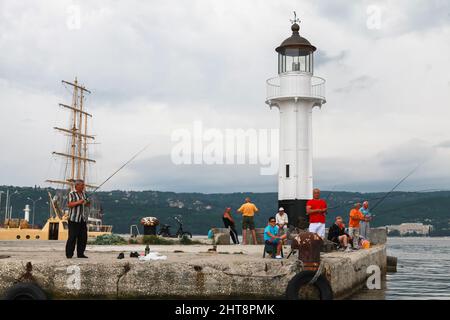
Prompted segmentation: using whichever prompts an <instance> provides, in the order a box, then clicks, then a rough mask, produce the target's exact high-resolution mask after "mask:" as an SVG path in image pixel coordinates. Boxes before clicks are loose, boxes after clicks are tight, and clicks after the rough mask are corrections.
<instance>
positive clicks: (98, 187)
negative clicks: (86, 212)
mask: <svg viewBox="0 0 450 320" xmlns="http://www.w3.org/2000/svg"><path fill="white" fill-rule="evenodd" d="M149 145H150V143H149V144H147V145H146V146H145V147H144V148H142V149H141V150H139V151H138V152H137V153H136V154H134V155H133V156H132V157H131V158H130V159H129V160H128V161H127V162H125V163H124V164H123V165H121V166H120V167H119V169H117V170H116V171H114V172H113V173H112V174H111V175H110V176H109V177H108V178H107V179H106V180H105V181H103V182H102V183H101V184H100V185H98V186H97V187H96V188H95V189H94V190H93V191H92V192H91V193H90V194H91V195H92V194H94V193H95V192H97V190H98V189H100V187H101V186H103V185H104V184H105V183H106V182H108V181H109V179H111V178H112V177H114V176H115V175H116V174H117V173H118V172H119V171H120V170H122V169H123V168H125V167H126V166H127V165H128V164H129V163H130V162H132V161H133V160H134V159H136V157H137V156H138V155H140V154H141V153H142V152H144V150H145V149H147V148H148V146H149Z"/></svg>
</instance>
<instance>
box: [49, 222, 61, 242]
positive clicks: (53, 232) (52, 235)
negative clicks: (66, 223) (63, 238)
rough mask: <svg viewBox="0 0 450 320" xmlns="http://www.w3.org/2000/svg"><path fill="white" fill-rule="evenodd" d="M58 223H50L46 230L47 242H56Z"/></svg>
mask: <svg viewBox="0 0 450 320" xmlns="http://www.w3.org/2000/svg"><path fill="white" fill-rule="evenodd" d="M58 234H59V223H54V222H50V225H49V228H48V240H58Z"/></svg>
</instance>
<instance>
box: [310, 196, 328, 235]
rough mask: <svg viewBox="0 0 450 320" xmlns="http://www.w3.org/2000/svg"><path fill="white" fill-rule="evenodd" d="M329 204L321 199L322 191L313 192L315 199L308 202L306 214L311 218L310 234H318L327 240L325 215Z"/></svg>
mask: <svg viewBox="0 0 450 320" xmlns="http://www.w3.org/2000/svg"><path fill="white" fill-rule="evenodd" d="M326 213H327V202H326V201H325V200H323V199H320V190H319V189H317V188H316V189H314V190H313V199H312V200H308V202H306V214H307V215H308V216H309V232H314V233H317V234H318V235H319V236H320V237H321V238H322V239H323V238H325V215H326Z"/></svg>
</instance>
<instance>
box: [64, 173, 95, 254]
mask: <svg viewBox="0 0 450 320" xmlns="http://www.w3.org/2000/svg"><path fill="white" fill-rule="evenodd" d="M67 206H68V207H69V218H68V223H69V237H68V238H67V243H66V257H67V258H68V259H71V258H72V257H73V252H74V251H75V245H76V246H77V257H78V258H87V257H86V256H85V255H84V250H86V244H87V238H88V235H87V225H86V220H87V218H86V212H85V207H88V206H90V202H89V200H88V198H87V196H86V193H85V192H84V181H83V180H76V181H75V190H74V191H72V192H70V193H69V203H68V204H67Z"/></svg>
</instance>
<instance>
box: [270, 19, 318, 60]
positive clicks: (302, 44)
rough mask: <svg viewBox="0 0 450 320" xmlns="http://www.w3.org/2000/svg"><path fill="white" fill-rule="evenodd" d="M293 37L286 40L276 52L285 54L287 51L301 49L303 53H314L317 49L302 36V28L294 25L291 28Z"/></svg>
mask: <svg viewBox="0 0 450 320" xmlns="http://www.w3.org/2000/svg"><path fill="white" fill-rule="evenodd" d="M291 30H292V36H290V37H289V38H287V39H286V40H284V41H283V42H282V43H281V45H280V46H279V47H277V48H276V49H275V51H276V52H278V53H281V54H285V52H286V49H301V50H302V51H309V52H314V51H316V47H314V46H313V45H312V44H311V42H309V41H308V40H307V39H305V38H303V37H302V36H300V33H299V30H300V26H299V25H298V24H297V23H294V24H293V25H292V26H291Z"/></svg>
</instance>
